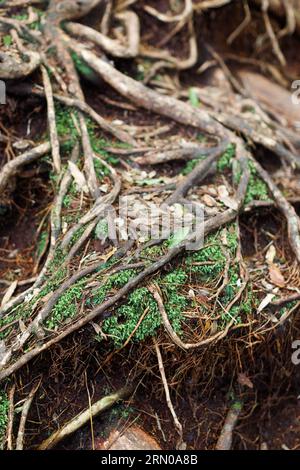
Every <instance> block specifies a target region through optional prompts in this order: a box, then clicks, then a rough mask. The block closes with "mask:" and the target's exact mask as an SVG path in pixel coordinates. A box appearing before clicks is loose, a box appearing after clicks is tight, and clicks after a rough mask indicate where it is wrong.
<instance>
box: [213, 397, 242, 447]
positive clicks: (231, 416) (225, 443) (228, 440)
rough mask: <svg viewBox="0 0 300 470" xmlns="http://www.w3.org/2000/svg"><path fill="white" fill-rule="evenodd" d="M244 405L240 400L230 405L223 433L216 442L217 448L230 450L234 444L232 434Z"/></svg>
mask: <svg viewBox="0 0 300 470" xmlns="http://www.w3.org/2000/svg"><path fill="white" fill-rule="evenodd" d="M242 408H243V405H242V403H241V402H240V401H236V402H234V403H233V404H232V406H231V407H230V409H229V411H228V414H227V416H226V419H225V423H224V425H223V428H222V431H221V434H220V436H219V439H218V442H217V444H216V450H230V449H231V445H232V434H233V431H234V428H235V425H236V423H237V421H238V419H239V416H240V413H241V411H242Z"/></svg>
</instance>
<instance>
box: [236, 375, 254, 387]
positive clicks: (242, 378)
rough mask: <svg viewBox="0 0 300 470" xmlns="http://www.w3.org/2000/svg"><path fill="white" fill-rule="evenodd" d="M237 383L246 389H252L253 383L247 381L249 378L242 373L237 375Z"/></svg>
mask: <svg viewBox="0 0 300 470" xmlns="http://www.w3.org/2000/svg"><path fill="white" fill-rule="evenodd" d="M237 380H238V383H239V384H241V385H245V386H246V387H249V388H253V383H252V382H251V380H250V379H249V377H248V376H247V375H246V374H244V373H243V372H240V373H239V374H238V379H237Z"/></svg>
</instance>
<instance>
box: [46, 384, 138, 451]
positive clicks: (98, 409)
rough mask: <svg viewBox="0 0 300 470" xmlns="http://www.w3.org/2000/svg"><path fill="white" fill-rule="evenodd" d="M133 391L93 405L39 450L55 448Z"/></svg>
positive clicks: (128, 389)
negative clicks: (92, 418)
mask: <svg viewBox="0 0 300 470" xmlns="http://www.w3.org/2000/svg"><path fill="white" fill-rule="evenodd" d="M130 393H131V389H130V388H128V387H126V388H122V389H121V390H119V391H118V392H116V393H114V394H112V395H108V396H106V397H104V398H101V400H99V401H97V402H96V403H94V404H93V405H91V406H89V407H88V408H87V409H86V410H84V411H82V412H81V413H80V414H78V415H77V416H76V417H75V418H73V419H72V420H71V421H69V422H68V423H67V424H65V425H64V426H63V427H62V428H61V429H59V430H58V431H56V432H54V433H53V434H52V435H51V436H50V437H48V438H47V439H46V440H45V441H43V442H42V443H41V444H40V445H39V446H38V448H37V449H38V450H48V449H52V448H53V447H55V446H56V445H57V444H58V443H59V442H60V441H61V440H63V439H65V438H66V437H68V436H70V435H71V434H73V433H74V432H75V431H77V430H78V429H80V428H81V427H82V426H84V425H85V424H86V423H87V422H88V421H89V420H90V419H91V416H92V417H95V416H97V415H98V414H99V413H102V412H103V411H105V410H107V409H108V408H110V407H111V406H113V405H114V404H115V403H117V402H118V401H120V400H122V399H124V398H126V397H128V395H130Z"/></svg>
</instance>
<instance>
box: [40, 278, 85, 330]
mask: <svg viewBox="0 0 300 470" xmlns="http://www.w3.org/2000/svg"><path fill="white" fill-rule="evenodd" d="M85 284H86V280H85V279H81V280H80V281H79V282H77V283H76V284H74V286H72V287H70V288H69V289H68V290H67V291H66V292H65V293H64V294H63V295H62V296H61V297H60V298H59V299H58V301H57V303H56V304H55V306H54V307H53V309H52V312H51V315H50V317H49V318H48V319H47V320H46V322H45V324H46V327H47V328H49V329H51V330H52V329H55V328H57V327H58V326H59V325H60V324H61V323H62V322H64V321H66V320H70V319H72V318H73V317H75V315H76V313H77V310H78V308H77V305H78V301H79V300H80V299H81V298H82V296H83V291H84V286H85Z"/></svg>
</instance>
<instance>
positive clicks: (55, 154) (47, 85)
mask: <svg viewBox="0 0 300 470" xmlns="http://www.w3.org/2000/svg"><path fill="white" fill-rule="evenodd" d="M41 69H42V76H43V83H44V90H45V95H46V101H47V112H48V125H49V134H50V142H51V150H52V158H53V166H54V170H55V171H56V173H57V174H59V173H60V170H61V161H60V150H59V140H58V134H57V129H56V121H55V109H54V100H53V93H52V86H51V82H50V78H49V75H48V72H47V69H46V67H45V66H44V65H42V67H41Z"/></svg>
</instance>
